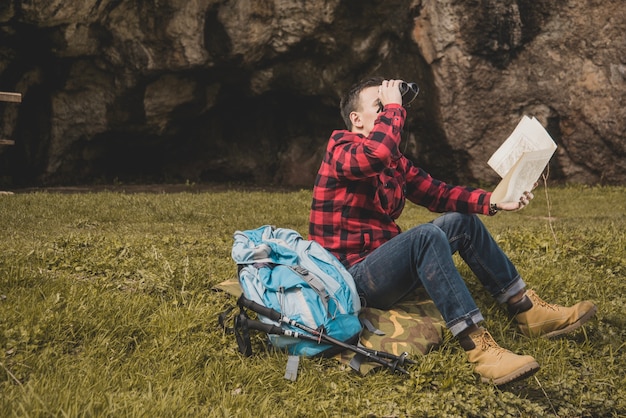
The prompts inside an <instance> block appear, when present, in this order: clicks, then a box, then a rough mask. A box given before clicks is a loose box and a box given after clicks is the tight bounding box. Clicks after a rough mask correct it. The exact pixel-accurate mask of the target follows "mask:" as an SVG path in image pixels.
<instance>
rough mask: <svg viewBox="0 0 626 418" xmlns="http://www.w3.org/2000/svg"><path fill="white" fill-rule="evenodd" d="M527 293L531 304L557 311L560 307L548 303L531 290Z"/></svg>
mask: <svg viewBox="0 0 626 418" xmlns="http://www.w3.org/2000/svg"><path fill="white" fill-rule="evenodd" d="M528 295H529V296H530V299H531V300H532V302H533V304H537V305H539V306H541V307H542V308H547V309H551V310H553V311H558V310H559V309H560V308H561V307H560V306H559V305H555V304H552V303H548V302H546V301H545V300H543V299H541V298H540V297H539V296H538V295H537V294H536V293H535V292H533V291H532V290H530V291H528Z"/></svg>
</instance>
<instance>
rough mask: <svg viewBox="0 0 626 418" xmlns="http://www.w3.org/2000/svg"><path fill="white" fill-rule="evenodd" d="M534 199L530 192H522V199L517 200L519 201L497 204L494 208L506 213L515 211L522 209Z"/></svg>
mask: <svg viewBox="0 0 626 418" xmlns="http://www.w3.org/2000/svg"><path fill="white" fill-rule="evenodd" d="M534 197H535V195H533V194H532V192H524V194H523V195H522V197H520V198H519V201H517V202H502V203H498V204H497V205H496V207H497V209H498V210H506V211H515V210H520V209H524V208H525V207H526V205H528V204H529V203H530V201H531V200H533V198H534Z"/></svg>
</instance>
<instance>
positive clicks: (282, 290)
mask: <svg viewBox="0 0 626 418" xmlns="http://www.w3.org/2000/svg"><path fill="white" fill-rule="evenodd" d="M232 258H233V260H234V261H235V263H237V265H238V269H239V284H240V285H241V289H242V292H243V296H245V298H247V299H249V300H251V301H254V302H256V303H257V304H259V305H262V306H263V307H267V308H271V309H273V310H274V311H277V312H279V313H280V314H281V315H283V316H284V317H287V318H290V319H291V320H293V321H295V322H297V323H298V324H303V325H305V327H309V328H312V329H315V330H321V331H322V332H323V333H325V334H326V335H328V336H330V337H332V338H334V339H337V340H340V341H350V342H354V341H358V338H359V334H360V332H361V329H362V328H361V323H360V321H359V318H358V315H359V311H360V310H361V302H360V300H359V296H358V294H357V290H356V286H355V284H354V279H353V278H352V276H351V275H350V273H348V271H347V270H346V269H345V267H344V266H343V265H342V264H341V263H340V262H339V260H337V258H336V257H335V256H333V255H332V254H331V253H330V252H328V251H327V250H326V249H324V248H323V247H322V246H321V245H319V244H318V243H317V242H315V241H308V240H305V239H303V238H302V236H301V235H300V234H299V233H298V232H296V231H294V230H291V229H284V228H274V227H272V226H269V225H265V226H262V227H260V228H258V229H255V230H248V231H243V232H242V231H236V232H235V234H234V244H233V248H232ZM258 317H259V320H260V321H261V322H263V323H265V324H268V325H273V326H276V327H282V328H284V329H288V330H289V331H290V332H287V333H286V334H283V335H276V334H268V337H269V340H270V343H271V344H272V345H273V346H274V347H277V348H279V349H283V350H285V351H287V352H288V353H289V354H292V355H297V356H299V355H302V356H315V355H326V354H327V353H330V352H332V350H331V348H333V347H332V345H329V344H323V343H319V342H316V341H311V339H310V338H309V339H308V340H307V339H301V338H297V335H298V334H301V333H303V331H302V328H301V327H295V326H292V325H290V324H288V323H283V322H279V321H276V320H275V319H270V318H269V317H267V316H264V315H261V314H259V315H258ZM289 335H295V336H296V337H293V336H289Z"/></svg>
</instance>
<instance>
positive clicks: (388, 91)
mask: <svg viewBox="0 0 626 418" xmlns="http://www.w3.org/2000/svg"><path fill="white" fill-rule="evenodd" d="M401 82H402V80H384V81H383V84H382V85H381V86H380V87H379V88H378V98H379V100H380V103H382V105H383V106H385V105H387V104H389V103H397V104H402V94H401V93H400V83H401Z"/></svg>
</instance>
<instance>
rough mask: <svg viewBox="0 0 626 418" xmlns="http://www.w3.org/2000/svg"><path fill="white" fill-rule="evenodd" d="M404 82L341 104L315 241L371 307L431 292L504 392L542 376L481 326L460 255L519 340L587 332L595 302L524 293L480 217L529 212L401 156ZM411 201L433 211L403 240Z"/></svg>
mask: <svg viewBox="0 0 626 418" xmlns="http://www.w3.org/2000/svg"><path fill="white" fill-rule="evenodd" d="M400 82H401V81H400V80H383V79H382V78H371V79H368V80H364V81H362V82H361V83H359V84H357V85H355V86H354V87H353V88H352V89H351V90H350V91H349V92H348V94H347V95H346V96H345V97H344V98H343V99H342V100H341V104H340V107H341V115H342V117H343V119H344V122H345V124H346V126H347V128H348V129H347V130H337V131H334V132H333V133H332V135H331V138H330V140H329V143H328V147H327V150H326V154H325V156H324V159H323V161H322V164H321V166H320V169H319V172H318V175H317V178H316V181H315V186H314V189H313V202H312V205H311V214H310V225H309V239H312V240H315V241H317V242H319V243H320V244H321V245H322V246H324V247H325V248H326V249H328V250H329V251H330V252H332V253H333V254H334V255H335V256H336V257H337V258H338V259H339V260H340V261H341V262H342V263H343V264H344V265H345V266H346V267H347V268H348V270H349V271H350V273H351V274H352V275H353V277H354V279H355V282H356V285H357V288H358V291H359V294H360V295H361V297H362V298H363V299H364V300H365V304H366V305H368V306H372V307H375V308H379V309H388V308H390V307H391V306H392V305H393V304H394V303H396V302H397V301H399V300H400V299H402V298H403V297H404V296H406V295H407V294H408V293H409V292H411V291H412V290H414V289H415V288H416V287H417V286H423V287H424V288H425V290H426V291H427V292H428V294H429V295H430V297H431V298H432V300H433V302H434V303H435V306H436V307H437V309H438V310H439V311H440V312H441V314H442V316H443V318H444V320H445V322H446V326H447V328H448V329H449V330H450V332H451V333H452V334H453V335H454V336H455V337H457V338H458V340H459V343H460V345H461V346H462V347H463V349H464V350H465V351H466V353H467V356H468V360H469V361H470V362H471V363H472V364H473V365H474V370H475V372H476V373H478V374H479V375H480V376H481V380H482V381H484V382H492V383H494V384H496V385H502V384H505V383H509V382H511V381H514V380H517V379H521V378H524V377H528V376H530V375H532V374H533V373H535V372H536V371H537V370H538V369H539V364H538V363H537V362H536V361H535V359H534V358H533V357H531V356H527V355H517V354H514V353H512V352H510V351H508V350H505V349H503V348H501V347H500V346H498V344H497V343H496V342H495V341H494V340H493V338H492V337H491V335H490V334H489V332H488V331H487V330H486V329H484V328H482V327H481V326H480V323H481V322H482V321H483V316H482V314H481V312H480V310H479V309H478V307H477V306H476V304H475V302H474V300H473V298H472V296H471V294H470V293H469V290H468V289H467V286H466V284H465V282H464V280H463V278H462V277H461V275H460V274H459V272H458V270H457V269H456V266H455V265H454V262H453V259H452V254H453V253H455V252H457V251H458V252H459V254H460V255H461V257H462V258H463V260H464V261H465V262H466V263H467V264H468V265H469V267H470V268H471V270H472V271H473V272H474V274H475V275H476V276H477V277H478V279H479V280H480V282H481V284H482V285H483V286H484V288H485V289H486V290H487V291H488V292H489V293H490V294H491V295H492V296H493V297H494V298H495V299H496V300H497V301H498V302H500V303H503V304H504V303H506V304H507V307H508V311H509V313H510V315H511V316H513V317H514V318H515V319H516V320H517V323H518V324H519V328H520V330H521V332H522V333H523V334H525V335H527V336H533V337H536V336H545V337H554V336H557V335H561V334H564V333H566V332H570V331H572V330H574V329H577V328H578V327H580V326H581V325H582V324H583V323H585V322H586V321H587V320H588V319H589V318H591V317H592V316H593V315H594V314H595V312H596V309H597V308H596V306H595V305H594V304H593V303H592V302H589V301H584V302H580V303H578V304H576V305H574V306H572V307H563V306H558V305H552V304H547V303H546V302H544V301H543V300H541V299H540V298H539V296H537V294H536V293H534V292H533V291H532V290H528V291H526V285H525V283H524V281H523V280H522V278H521V277H520V275H519V273H518V272H517V270H516V269H515V266H513V264H512V263H511V261H510V260H509V259H508V257H507V256H506V255H505V254H504V253H503V252H502V250H501V249H500V248H499V246H498V245H497V243H496V242H495V241H494V240H493V238H492V237H491V235H490V234H489V232H488V231H487V229H486V228H485V226H484V224H483V223H482V222H481V221H480V219H479V218H478V216H477V215H476V214H482V215H495V214H496V213H497V212H498V211H513V210H518V209H521V208H523V207H524V206H526V205H527V204H528V203H529V202H530V200H531V199H532V198H533V195H532V193H530V192H526V193H524V195H523V196H520V199H519V201H516V202H504V203H501V202H497V204H490V203H491V202H490V198H491V193H490V192H487V191H484V190H480V189H474V188H469V187H460V186H451V185H448V184H446V183H444V182H441V181H439V180H436V179H434V178H432V177H431V176H430V175H429V174H428V173H426V172H425V171H423V170H422V169H420V168H418V167H415V166H414V165H413V164H412V162H411V161H410V160H408V159H407V158H406V157H405V156H404V155H402V153H401V152H400V141H401V136H400V135H401V131H402V128H403V125H404V121H405V118H406V111H405V109H404V108H403V107H402V95H401V93H400V89H399V85H400ZM406 199H408V200H409V201H411V202H413V203H415V204H418V205H421V206H424V207H426V208H428V209H429V210H431V211H433V212H445V214H443V215H442V216H440V217H438V218H437V219H435V220H434V221H432V222H431V223H428V224H423V225H418V226H416V227H414V228H412V229H409V230H408V231H406V232H402V231H401V230H400V228H399V227H398V225H397V224H396V223H395V219H397V218H398V217H399V216H400V214H401V213H402V210H403V208H404V204H405V201H406Z"/></svg>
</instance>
